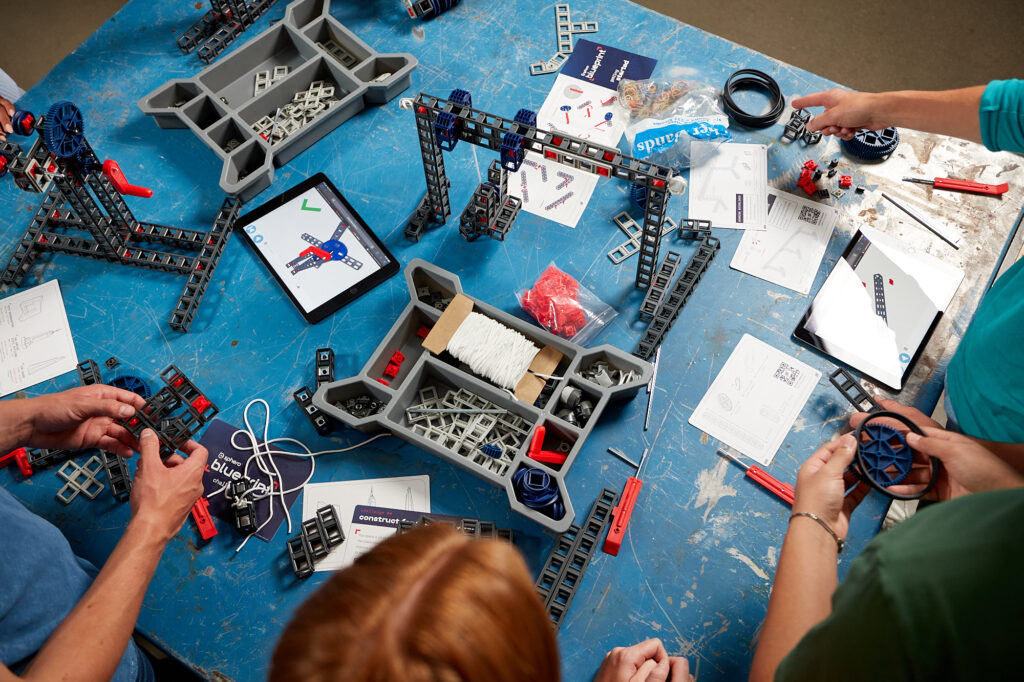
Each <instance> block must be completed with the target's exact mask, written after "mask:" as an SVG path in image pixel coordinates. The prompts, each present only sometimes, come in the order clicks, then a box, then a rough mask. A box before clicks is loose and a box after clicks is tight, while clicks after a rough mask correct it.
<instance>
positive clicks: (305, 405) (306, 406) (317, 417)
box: [292, 382, 333, 436]
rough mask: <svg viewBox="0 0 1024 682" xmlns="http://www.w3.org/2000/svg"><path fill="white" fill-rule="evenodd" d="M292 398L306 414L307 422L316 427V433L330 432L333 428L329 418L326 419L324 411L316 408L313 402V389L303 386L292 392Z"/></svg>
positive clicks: (325, 433)
mask: <svg viewBox="0 0 1024 682" xmlns="http://www.w3.org/2000/svg"><path fill="white" fill-rule="evenodd" d="M326 383H330V382H326ZM324 385H326V384H324ZM292 398H294V400H295V402H296V403H297V404H298V405H299V407H300V408H302V413H303V414H304V415H306V419H308V420H309V423H310V424H312V425H313V428H314V429H316V432H317V433H318V434H320V435H321V436H326V435H328V434H330V432H331V431H332V430H333V427H332V425H331V422H330V420H329V419H327V417H326V416H324V413H323V412H321V411H320V410H319V408H317V406H316V405H314V404H313V391H311V390H309V389H308V388H307V387H305V386H303V387H302V388H300V389H299V390H297V391H295V392H294V393H292Z"/></svg>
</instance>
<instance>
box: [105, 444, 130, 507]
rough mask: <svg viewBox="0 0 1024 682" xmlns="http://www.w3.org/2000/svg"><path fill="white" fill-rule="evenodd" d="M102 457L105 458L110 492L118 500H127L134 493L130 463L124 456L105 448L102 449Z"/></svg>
mask: <svg viewBox="0 0 1024 682" xmlns="http://www.w3.org/2000/svg"><path fill="white" fill-rule="evenodd" d="M100 458H101V459H102V460H103V469H104V471H106V472H107V482H109V483H110V492H111V493H113V495H114V498H115V499H116V500H117V501H118V502H127V501H128V498H129V497H130V496H131V494H132V477H131V474H130V473H128V463H127V462H125V461H124V458H123V457H119V456H117V455H115V454H113V453H110V452H107V451H105V450H100Z"/></svg>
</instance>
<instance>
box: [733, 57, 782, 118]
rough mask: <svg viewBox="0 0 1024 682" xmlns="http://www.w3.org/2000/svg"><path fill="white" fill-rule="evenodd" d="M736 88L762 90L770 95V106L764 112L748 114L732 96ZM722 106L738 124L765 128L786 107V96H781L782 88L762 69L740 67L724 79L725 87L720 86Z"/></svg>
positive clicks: (780, 114)
mask: <svg viewBox="0 0 1024 682" xmlns="http://www.w3.org/2000/svg"><path fill="white" fill-rule="evenodd" d="M737 90H763V91H765V92H767V93H768V96H769V97H771V107H770V108H769V109H768V112H767V113H764V114H756V115H755V114H748V113H747V112H745V111H743V110H742V109H740V108H739V106H737V105H736V102H735V100H733V98H732V95H733V93H734V92H736V91H737ZM722 106H723V107H724V108H725V112H726V113H727V114H729V117H730V118H732V120H734V121H736V122H737V123H739V124H740V125H744V126H747V127H748V128H767V127H768V126H770V125H771V124H773V123H775V122H776V121H777V120H779V116H782V111H783V109H785V108H786V98H785V97H783V96H782V90H781V89H780V88H779V84H778V83H777V82H775V79H774V78H772V77H771V76H769V75H768V74H766V73H765V72H764V71H758V70H757V69H740V70H739V71H737V72H736V73H734V74H733V75H731V76H729V80H727V81H725V87H723V88H722Z"/></svg>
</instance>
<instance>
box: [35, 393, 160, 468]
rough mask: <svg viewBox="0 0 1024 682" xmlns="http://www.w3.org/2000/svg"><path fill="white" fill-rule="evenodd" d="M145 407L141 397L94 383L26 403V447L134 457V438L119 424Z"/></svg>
mask: <svg viewBox="0 0 1024 682" xmlns="http://www.w3.org/2000/svg"><path fill="white" fill-rule="evenodd" d="M145 404H146V401H145V400H143V399H142V396H140V395H137V394H135V393H132V392H131V391H125V390H123V389H120V388H114V387H113V386H106V385H103V384H93V385H92V386H83V387H79V388H72V389H71V390H69V391H62V392H60V393H50V394H48V395H43V396H39V397H38V398H27V399H26V400H24V401H23V405H21V408H22V409H23V415H24V419H25V420H26V422H27V425H28V433H27V434H26V435H25V436H24V444H26V445H29V446H31V447H36V448H51V449H65V450H84V449H86V448H100V449H101V450H106V451H108V452H112V453H114V454H116V455H120V456H122V457H131V455H132V452H133V449H134V447H135V439H134V438H132V435H131V434H130V433H128V431H127V430H126V429H125V428H124V427H123V426H121V425H120V424H118V423H117V422H116V421H115V420H116V419H126V418H128V417H131V416H132V415H133V414H135V410H136V409H139V408H141V407H142V406H143V405H145Z"/></svg>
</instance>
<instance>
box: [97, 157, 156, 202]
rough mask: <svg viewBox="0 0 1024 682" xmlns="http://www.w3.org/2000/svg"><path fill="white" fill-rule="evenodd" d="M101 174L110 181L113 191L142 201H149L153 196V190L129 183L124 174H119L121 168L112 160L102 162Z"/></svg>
mask: <svg viewBox="0 0 1024 682" xmlns="http://www.w3.org/2000/svg"><path fill="white" fill-rule="evenodd" d="M103 174H104V175H106V176H107V180H110V184H112V185H113V186H114V189H116V190H117V191H118V192H120V193H121V194H127V195H130V196H133V197H142V198H143V199H149V198H150V197H151V196H153V190H151V189H148V188H146V187H139V186H138V185H133V184H131V183H129V182H128V179H127V178H126V177H124V173H123V172H121V167H120V166H118V165H117V161H114V160H113V159H107V160H106V161H104V162H103Z"/></svg>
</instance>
